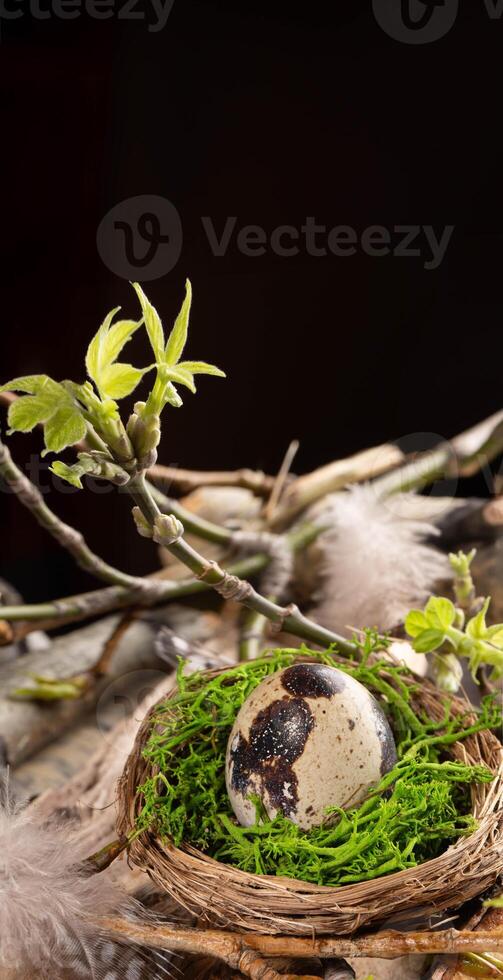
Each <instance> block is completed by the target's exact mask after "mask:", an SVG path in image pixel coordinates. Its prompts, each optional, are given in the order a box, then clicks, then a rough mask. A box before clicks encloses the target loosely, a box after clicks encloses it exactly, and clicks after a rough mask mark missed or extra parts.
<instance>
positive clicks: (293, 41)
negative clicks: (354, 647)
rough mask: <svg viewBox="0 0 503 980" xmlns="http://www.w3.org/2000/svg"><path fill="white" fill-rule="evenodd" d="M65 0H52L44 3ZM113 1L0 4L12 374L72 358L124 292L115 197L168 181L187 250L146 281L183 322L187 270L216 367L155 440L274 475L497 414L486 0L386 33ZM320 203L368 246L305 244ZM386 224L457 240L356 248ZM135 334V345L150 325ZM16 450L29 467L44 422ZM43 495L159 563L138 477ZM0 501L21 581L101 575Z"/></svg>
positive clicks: (189, 461)
mask: <svg viewBox="0 0 503 980" xmlns="http://www.w3.org/2000/svg"><path fill="white" fill-rule="evenodd" d="M31 2H32V3H33V0H31ZM51 2H52V0H40V5H41V8H42V10H48V9H49V6H50V4H51ZM76 2H77V4H78V3H79V2H80V0H76ZM412 2H413V3H416V6H417V8H418V10H416V14H418V13H420V12H421V11H420V10H419V8H421V9H422V10H423V12H424V7H423V4H420V3H419V0H412ZM449 2H450V0H447V3H449ZM390 4H391V6H393V5H395V6H397V5H398V6H399V4H398V0H396V2H395V0H389V3H388V6H389V5H390ZM121 6H122V7H123V6H124V3H123V0H115V7H114V8H113V9H114V13H113V16H112V17H110V18H109V19H104V20H98V19H96V18H95V16H92V15H91V13H89V11H88V12H86V11H85V10H84V9H81V8H79V12H80V16H79V17H77V18H76V19H71V20H70V19H68V20H63V19H61V17H60V16H56V12H55V10H54V7H53V9H52V12H51V13H50V16H49V17H48V18H46V19H40V17H39V16H38V15H34V12H33V11H34V8H33V6H32V8H31V12H30V9H29V0H4V8H3V9H4V11H5V9H6V8H7V10H14V11H16V12H17V11H21V13H22V16H19V17H17V18H16V19H5V18H4V19H3V20H2V24H1V40H0V76H1V83H2V99H1V106H2V109H1V112H2V116H3V124H2V134H3V141H2V143H3V146H2V156H1V159H2V168H3V182H2V191H3V193H2V219H3V220H2V236H1V242H0V248H1V251H2V256H1V270H2V279H3V284H2V304H1V313H2V327H3V330H2V358H1V366H2V369H1V375H2V378H3V379H7V377H12V376H13V375H16V374H19V373H29V372H39V371H45V370H47V371H48V372H49V373H51V374H52V375H54V376H55V377H65V376H66V377H68V376H69V377H75V378H79V377H81V375H82V362H83V352H84V349H85V346H86V344H87V341H88V338H89V336H90V334H91V333H92V332H93V331H94V330H95V329H96V328H97V326H98V324H99V322H100V320H101V318H102V317H103V315H104V313H105V312H106V311H107V310H108V309H110V308H111V307H112V306H115V305H118V304H122V306H123V308H124V310H125V311H126V312H127V313H128V314H130V313H131V314H132V313H134V312H136V305H135V299H134V296H133V293H132V290H131V288H130V286H129V285H128V283H127V281H126V279H125V278H123V277H121V276H120V275H117V274H116V271H111V269H110V268H108V267H107V265H106V264H105V263H104V261H103V260H102V258H101V257H100V254H99V251H98V248H97V243H96V236H97V229H98V226H99V225H100V222H101V221H102V219H103V218H104V216H105V215H106V214H107V213H108V212H109V210H110V209H111V208H112V207H113V206H114V205H117V204H120V202H124V201H126V202H127V201H129V199H131V198H135V197H137V196H144V195H158V196H160V197H162V198H165V199H167V201H169V202H171V205H172V206H174V208H176V211H177V212H178V215H179V218H180V221H181V227H182V229H183V245H182V247H181V254H180V257H179V260H178V262H177V263H176V264H175V265H174V267H173V268H171V269H169V270H168V271H167V272H166V273H165V274H162V275H161V276H160V277H158V278H155V279H152V280H151V281H147V282H145V283H144V288H145V290H146V292H147V294H148V295H149V297H150V298H151V299H152V301H153V302H154V303H155V305H156V306H157V308H158V309H159V311H160V312H161V313H162V315H163V317H164V319H165V322H166V323H169V322H170V320H171V319H172V317H173V315H174V314H175V312H176V310H177V308H178V306H179V304H180V301H181V298H182V295H183V283H184V278H185V276H187V275H188V276H190V278H191V280H192V283H193V287H194V306H193V317H192V331H191V338H190V348H189V355H190V356H195V357H201V358H206V359H207V360H211V361H213V362H214V363H217V364H218V365H220V366H222V367H223V368H225V369H226V370H227V373H228V380H227V381H225V382H222V381H216V380H213V379H202V380H201V382H200V385H199V391H198V394H197V396H196V397H195V398H194V397H193V396H192V395H190V394H189V393H187V396H186V398H185V404H184V407H183V409H181V410H180V411H178V412H176V411H175V410H174V409H167V410H166V419H165V434H164V440H163V445H162V451H161V459H162V461H164V462H166V463H172V464H173V463H177V464H179V465H181V466H193V467H201V468H209V467H215V468H217V467H234V466H239V465H250V466H259V467H263V468H265V469H267V470H274V469H275V468H276V467H277V466H278V465H279V462H280V460H281V457H282V454H283V452H284V450H285V448H286V446H287V444H288V442H289V440H290V439H291V438H293V437H297V438H299V439H300V441H301V449H300V452H299V455H298V458H297V461H296V468H297V470H299V471H301V470H305V469H308V468H310V467H313V466H316V465H319V464H321V463H323V462H325V461H327V460H329V459H332V458H333V457H335V456H338V455H343V454H346V453H349V452H352V451H355V450H357V449H358V448H362V447H363V446H367V445H370V444H373V443H376V442H378V441H382V440H387V439H397V438H400V437H404V436H409V435H410V434H414V433H437V434H438V435H439V436H446V437H447V436H449V435H452V434H453V433H454V432H456V431H459V430H461V429H462V428H464V427H466V426H467V425H469V424H471V423H472V422H474V421H476V420H477V419H478V418H481V417H483V416H484V415H487V414H490V413H491V412H493V411H495V410H496V409H497V408H498V407H499V406H500V405H501V401H502V390H501V353H502V345H501V330H502V314H503V302H502V297H501V285H500V284H501V266H502V259H503V239H502V227H503V226H502V218H503V209H502V173H503V168H502V152H501V141H500V137H499V130H500V128H501V44H502V39H503V11H502V12H501V13H502V16H501V20H500V19H499V17H498V16H497V15H498V14H499V9H498V4H497V3H496V0H494V2H490V0H487V2H486V3H484V0H473V2H471V3H470V4H466V3H465V4H463V5H462V9H461V10H459V12H458V16H457V20H456V22H455V24H453V26H452V27H451V29H450V30H449V31H448V32H447V33H446V34H445V36H444V37H442V38H439V39H437V40H434V41H432V42H431V43H425V44H412V43H406V41H405V40H404V39H403V38H400V39H398V40H397V39H394V38H392V37H391V36H389V34H388V33H387V32H386V31H385V30H384V29H383V28H382V26H381V25H380V24H378V22H377V20H376V17H375V16H374V13H373V11H372V4H371V3H370V0H367V2H359V0H352V2H351V3H349V2H346V3H341V2H339V3H334V4H326V3H323V4H321V3H310V4H308V3H303V4H298V5H296V4H295V3H293V2H289V3H283V2H275V3H273V4H271V3H263V2H259V0H255V2H253V3H250V2H247V0H241V2H240V3H230V2H223V0H222V2H208V0H207V2H196V0H175V2H174V4H173V6H172V9H171V11H170V13H169V17H168V19H167V22H166V24H165V26H164V27H162V29H159V30H152V29H150V30H149V25H148V24H147V20H150V28H152V26H154V27H155V26H156V16H155V14H153V12H152V9H151V7H150V6H149V4H145V5H144V6H143V7H142V6H139V5H138V6H136V7H135V8H134V11H135V12H136V13H138V12H139V13H140V15H143V16H144V19H143V20H140V19H135V20H130V19H128V18H127V17H126V16H125V14H124V11H122V16H121V18H119V17H118V16H117V14H118V11H119V8H121ZM381 6H386V3H385V2H384V3H383V4H382V5H381ZM81 7H82V5H81ZM67 9H70V8H67ZM73 9H77V8H73ZM56 10H57V8H56ZM434 15H435V16H436V15H437V12H436V11H434ZM408 40H410V36H409V38H408ZM122 207H123V208H126V218H127V215H128V214H129V212H128V211H127V208H128V207H130V205H128V204H127V205H122ZM168 207H169V205H168ZM308 216H311V217H313V218H314V219H316V222H317V223H318V224H319V225H322V226H326V228H327V229H330V228H332V227H333V226H340V225H344V226H349V227H350V228H351V229H353V231H352V232H351V234H352V235H354V236H355V237H356V239H357V245H356V246H355V252H354V254H348V255H345V256H341V255H334V254H332V253H331V252H330V251H329V250H327V251H328V254H326V255H314V254H310V252H312V251H313V248H312V246H311V245H309V243H307V244H306V241H305V236H304V237H303V233H302V231H301V228H302V226H303V225H304V224H305V221H306V217H308ZM202 217H207V218H210V219H211V222H212V223H213V225H214V228H215V230H216V233H217V234H218V236H219V237H220V235H221V234H222V231H223V228H224V225H225V222H226V220H227V219H228V218H230V217H235V218H236V229H240V228H242V227H243V226H246V225H254V226H259V227H260V228H261V229H263V232H264V234H265V236H266V237H267V244H266V246H265V249H264V253H263V254H255V255H247V254H243V250H242V249H241V250H240V248H239V247H238V245H237V243H236V240H235V237H234V236H233V237H232V238H231V241H230V244H229V247H228V250H227V251H226V254H225V255H221V256H217V255H215V254H213V253H212V250H211V248H210V245H209V242H208V239H207V235H206V233H205V230H204V228H203V225H202V221H201V219H202ZM281 225H289V226H293V227H294V228H295V229H297V230H298V233H299V236H300V240H299V242H298V247H299V252H298V254H297V255H291V256H285V255H281V254H277V249H275V248H274V247H273V245H271V242H270V236H271V234H272V232H273V231H274V229H277V228H278V226H281ZM374 225H378V226H382V228H384V229H386V233H389V234H390V236H391V240H392V244H393V246H394V247H396V246H397V247H398V252H400V242H401V243H402V244H401V247H402V248H403V244H404V243H403V232H397V231H395V230H394V229H396V228H397V226H418V227H423V228H424V227H425V226H427V227H428V228H430V229H434V232H435V235H436V236H437V238H438V237H440V236H441V234H442V232H443V230H444V229H445V228H446V227H449V228H451V231H450V232H449V234H450V239H449V242H448V245H447V248H446V250H445V254H444V255H443V257H442V259H441V261H439V263H438V264H437V267H436V268H425V264H426V265H428V261H429V260H430V259H431V255H430V252H429V249H428V246H427V243H426V239H425V238H424V233H422V234H421V235H418V237H417V239H416V240H415V241H414V242H413V243H411V244H410V246H409V247H410V248H418V247H419V250H420V254H419V255H415V256H411V255H406V256H404V255H400V254H382V255H375V254H367V253H368V252H369V251H372V246H371V247H370V248H368V247H363V246H362V235H363V236H364V238H365V234H368V232H367V233H366V231H365V230H366V229H369V227H370V226H374ZM452 226H453V230H452ZM168 231H169V229H168ZM174 234H175V238H176V240H177V243H178V245H180V240H179V237H180V236H179V232H177V231H175V232H174ZM380 234H381V235H382V234H383V232H381V233H380ZM177 236H178V238H177ZM283 242H285V239H283ZM116 244H117V243H116ZM175 244H176V243H175ZM287 244H288V245H290V244H291V243H290V242H287ZM317 244H318V247H323V246H326V244H327V236H326V234H325V235H323V234H321V235H320V237H319V239H317ZM116 250H118V252H120V242H119V244H117V249H116ZM430 264H431V262H430ZM126 275H127V273H126ZM138 278H140V279H141V278H142V271H141V269H139V271H138ZM131 354H132V355H134V354H136V355H137V358H138V360H139V361H140V363H141V362H142V357H144V351H143V350H142V349H141V345H140V344H139V342H138V344H137V341H136V339H135V340H134V341H133V343H132V345H131ZM143 363H145V361H143ZM416 438H417V439H418V440H419V442H421V438H422V437H419V436H417V437H416ZM426 438H427V437H425V439H426ZM10 445H11V448H12V450H13V452H14V453H15V455H16V458H17V459H18V460H19V461H21V462H22V463H23V465H25V464H26V462H27V460H28V459H29V456H30V453H34V452H36V450H37V447H38V446H39V445H40V439H39V436H38V435H35V434H33V436H31V437H28V438H26V437H23V436H16V437H13V438H12V439H11V440H10ZM42 482H43V483H44V485H46V484H47V485H48V484H49V480H48V477H47V475H46V474H44V473H42ZM47 499H48V501H49V502H50V503H51V505H52V506H53V507H54V508H56V509H57V510H58V512H59V513H60V514H61V515H62V516H63V517H65V518H66V519H67V520H70V521H71V522H72V523H75V524H77V525H79V526H80V527H81V528H82V530H83V531H84V532H85V533H86V535H87V537H88V539H89V541H90V543H91V544H92V545H94V546H95V547H99V548H100V549H101V551H102V552H103V553H104V554H105V555H106V557H108V558H109V559H110V560H111V561H115V562H117V563H121V564H122V565H123V567H124V568H126V569H128V570H131V571H133V570H136V571H146V570H147V569H148V568H149V567H151V565H152V554H151V551H150V550H149V547H148V545H147V544H146V543H144V542H138V539H137V538H136V537H135V535H134V531H133V530H132V529H131V528H130V526H129V523H128V515H127V510H128V508H127V502H126V501H125V500H124V498H122V499H120V500H119V502H117V500H116V499H115V498H113V497H112V496H110V495H105V496H103V497H97V496H96V495H94V494H92V495H91V494H87V495H86V494H84V493H82V492H81V493H75V494H74V493H70V494H63V493H62V492H61V491H60V490H59V491H58V492H56V491H55V490H54V489H52V490H51V492H50V494H49V495H48V497H47ZM0 522H1V561H0V573H2V574H4V575H7V576H9V577H10V578H11V579H13V580H14V581H15V582H16V583H17V584H18V585H19V586H20V587H21V588H22V590H23V591H24V593H25V595H26V597H27V599H31V600H35V599H41V598H43V597H45V596H49V595H55V594H64V593H68V592H71V591H72V590H73V591H74V590H77V589H79V588H81V587H83V586H89V585H90V582H89V580H88V579H87V577H86V576H85V575H83V574H82V573H80V572H78V571H77V570H75V569H73V567H72V565H71V563H70V562H69V561H67V559H66V557H65V556H61V555H60V554H59V552H58V550H57V548H56V547H55V545H54V544H53V542H52V541H50V540H49V539H48V538H47V537H46V536H45V534H44V533H43V532H41V531H40V530H39V529H37V528H36V527H34V525H33V522H32V520H31V518H29V517H28V516H27V515H26V514H24V513H23V512H22V510H21V509H20V507H19V505H18V504H17V502H15V501H13V500H12V498H11V497H9V496H8V495H6V494H2V498H1V511H0ZM111 530H112V532H113V533H109V532H110V531H111Z"/></svg>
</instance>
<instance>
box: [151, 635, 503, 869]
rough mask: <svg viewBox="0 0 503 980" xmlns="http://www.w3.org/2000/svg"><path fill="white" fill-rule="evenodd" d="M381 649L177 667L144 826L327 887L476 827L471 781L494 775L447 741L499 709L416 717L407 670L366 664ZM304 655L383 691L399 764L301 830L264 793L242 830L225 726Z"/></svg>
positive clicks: (369, 645) (283, 653) (159, 722)
mask: <svg viewBox="0 0 503 980" xmlns="http://www.w3.org/2000/svg"><path fill="white" fill-rule="evenodd" d="M373 646H374V641H373V639H372V637H371V636H369V637H367V639H366V642H365V644H364V648H363V650H362V658H361V660H359V661H356V660H355V661H352V662H351V661H347V662H344V663H341V662H340V661H339V660H337V659H334V656H333V655H331V654H330V653H327V654H316V653H312V652H311V651H308V650H303V651H299V650H276V651H274V652H272V653H271V654H270V655H269V656H267V657H264V658H262V659H260V660H254V661H250V662H248V663H243V664H239V665H238V666H236V667H234V668H232V669H230V670H227V671H225V672H224V673H220V674H217V675H216V676H213V677H212V678H211V679H208V677H207V676H205V675H204V674H192V675H191V676H188V677H186V676H184V674H183V665H180V668H179V671H178V693H177V694H176V696H175V697H174V698H172V699H169V700H167V701H166V702H164V704H163V705H161V706H160V707H159V709H158V711H157V712H156V715H155V717H154V719H153V728H152V733H151V736H150V739H149V741H148V743H147V746H146V749H145V757H146V758H147V760H148V761H149V763H150V764H151V766H152V769H153V771H154V772H156V771H158V772H157V775H153V776H152V777H151V778H149V779H148V780H147V781H146V782H145V783H144V785H143V786H141V787H140V790H139V792H140V793H141V801H142V806H141V811H140V814H139V818H138V829H145V828H150V829H153V830H154V831H155V833H157V834H158V835H159V836H160V837H161V838H163V839H170V840H172V841H173V842H174V843H175V844H176V845H177V846H180V845H182V844H191V845H192V846H194V847H196V848H199V849H200V850H202V851H205V852H206V853H208V854H209V855H210V856H211V857H213V858H215V859H217V860H219V861H222V862H225V863H227V864H232V865H233V866H235V867H237V868H240V869H241V870H243V871H249V872H252V873H254V874H261V875H262V874H267V875H281V876H284V877H288V878H295V879H299V880H302V881H308V882H313V883H315V884H317V885H330V886H336V885H343V884H348V883H352V882H357V881H369V880H371V879H372V878H376V877H378V876H381V875H385V874H389V873H391V872H395V871H400V870H402V869H404V868H410V867H415V866H417V865H418V864H421V863H422V862H423V861H426V860H428V859H430V858H434V857H436V856H438V855H439V854H440V853H441V852H442V851H443V850H445V848H446V847H447V846H448V845H449V844H450V843H452V842H453V841H455V840H456V839H457V838H458V837H460V836H461V835H463V834H469V833H471V832H472V831H473V830H474V828H475V826H476V824H475V821H474V819H473V817H472V815H471V812H470V792H469V787H470V784H471V783H474V782H479V783H482V782H488V781H490V780H491V779H492V778H493V777H492V773H491V772H490V771H489V770H488V769H485V768H484V767H481V766H468V765H464V764H462V763H460V762H455V761H453V760H451V759H449V758H448V757H447V756H446V749H447V748H448V746H449V745H451V744H452V743H453V742H455V741H457V740H459V739H462V738H466V737H467V736H469V735H471V734H476V733H477V732H480V731H483V730H485V729H488V728H495V727H497V726H498V725H499V724H500V722H501V717H500V714H499V712H498V711H497V709H496V708H495V706H494V704H493V702H492V701H490V700H486V701H484V704H483V707H482V710H481V712H480V714H479V715H478V716H477V718H476V720H475V721H474V715H473V711H472V713H471V715H470V717H469V718H462V717H460V716H455V717H450V712H449V704H448V702H446V713H445V718H444V719H442V721H441V722H438V723H433V722H432V721H431V719H429V718H426V717H419V716H418V715H417V714H416V713H415V712H414V710H413V707H412V694H413V691H414V686H413V685H412V684H411V681H410V675H408V671H407V669H406V668H404V667H399V666H392V665H390V664H389V663H388V662H381V663H370V661H369V654H370V653H371V652H373ZM381 647H382V641H381ZM299 653H304V654H306V655H309V657H310V658H313V659H315V660H317V661H318V662H322V663H326V664H328V665H330V666H333V667H337V668H339V669H340V670H344V671H346V672H347V673H348V674H350V675H351V676H352V677H354V678H355V679H356V680H358V681H360V682H361V683H362V684H364V685H365V686H366V687H367V688H368V689H369V690H371V691H372V692H373V693H374V694H375V695H376V696H377V697H378V698H379V700H380V703H381V704H382V706H383V708H384V710H385V711H386V712H387V714H388V717H389V720H390V723H391V725H392V728H393V731H394V734H395V738H396V741H397V749H398V762H397V765H396V766H395V768H394V769H393V770H392V771H391V772H390V773H388V774H387V775H386V776H385V777H384V778H383V779H382V780H381V782H380V783H379V785H378V786H377V787H376V788H375V789H374V791H373V792H372V793H371V794H370V795H369V797H368V798H367V799H366V800H365V802H364V803H363V804H361V805H360V806H359V807H357V808H354V809H352V810H346V811H343V810H340V811H335V813H334V812H332V813H331V814H328V815H327V816H329V817H330V820H329V821H328V822H327V824H325V825H323V826H322V827H318V828H314V829H312V830H310V831H303V830H301V829H300V828H299V827H298V826H296V824H294V823H292V822H291V821H289V820H287V819H286V818H285V817H283V816H282V815H279V816H277V817H276V818H275V819H274V820H270V819H269V818H268V817H267V815H266V814H265V812H264V811H263V809H262V808H261V806H260V803H259V801H256V805H257V820H256V824H255V825H254V826H253V827H241V826H239V825H238V824H237V823H236V820H235V817H234V814H233V811H232V808H231V806H230V802H229V799H228V796H227V792H226V787H225V754H226V747H227V740H228V737H229V733H230V731H231V728H232V725H233V723H234V720H235V718H236V715H237V713H238V711H239V709H240V707H241V705H242V704H243V702H244V701H245V700H246V698H247V697H248V695H249V694H250V693H251V692H252V691H253V690H254V688H255V687H257V685H258V684H260V683H261V681H263V680H264V678H265V677H267V676H268V675H270V674H272V673H274V672H275V671H277V670H281V669H283V668H284V667H288V666H289V665H290V664H292V663H293V662H294V660H295V659H296V658H297V657H298V656H299ZM405 675H407V681H406V680H405ZM334 817H335V820H334Z"/></svg>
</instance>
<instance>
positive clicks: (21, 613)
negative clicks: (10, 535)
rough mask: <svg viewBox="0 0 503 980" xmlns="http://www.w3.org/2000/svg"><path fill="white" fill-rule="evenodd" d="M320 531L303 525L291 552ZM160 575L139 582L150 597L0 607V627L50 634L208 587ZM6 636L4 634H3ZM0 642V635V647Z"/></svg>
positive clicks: (90, 596)
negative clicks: (7, 625) (148, 585)
mask: <svg viewBox="0 0 503 980" xmlns="http://www.w3.org/2000/svg"><path fill="white" fill-rule="evenodd" d="M322 530H323V529H322V528H321V527H318V526H316V525H314V524H304V525H302V526H300V527H298V528H297V529H296V530H295V531H292V532H291V534H289V535H288V536H287V541H288V543H289V545H290V547H291V548H292V550H293V551H294V552H295V551H300V550H302V549H303V548H306V547H307V546H308V545H309V544H310V543H311V542H312V541H314V540H315V539H316V538H317V537H318V536H319V534H321V533H322ZM270 561H271V555H270V554H267V553H259V554H256V555H251V556H250V557H246V558H242V559H241V560H240V561H236V562H233V563H232V564H230V565H229V566H228V568H227V572H228V574H230V575H238V576H240V577H247V578H248V577H250V578H251V577H254V576H255V575H258V574H259V573H260V572H261V571H263V570H264V569H265V568H266V567H267V566H268V564H269V563H270ZM161 574H162V573H159V572H154V573H153V575H152V576H147V577H146V578H145V579H141V580H140V581H142V582H144V583H145V584H146V583H147V582H153V584H155V586H156V592H155V595H153V596H152V597H151V596H150V595H149V594H148V592H147V590H143V591H142V595H141V596H139V595H138V593H137V590H136V589H125V588H123V587H122V586H109V587H108V588H106V589H95V590H93V591H91V592H83V593H81V594H79V595H75V596H68V597H66V598H64V599H56V600H54V601H52V602H43V603H32V604H27V605H18V606H2V607H0V617H1V618H0V624H1V622H2V620H3V621H5V622H7V621H8V622H20V624H21V625H20V626H19V627H18V630H17V632H16V637H17V638H18V639H22V638H23V637H24V636H26V635H27V634H28V633H30V632H32V631H33V630H38V629H44V630H51V629H55V628H56V627H58V626H61V624H62V623H68V622H77V621H81V620H83V619H89V618H90V617H92V616H97V615H101V614H102V613H105V612H110V611H112V610H115V609H121V608H123V607H124V606H128V605H131V604H138V605H142V606H155V605H162V604H163V603H166V602H171V601H172V600H177V599H183V598H185V597H187V596H192V595H198V594H199V593H201V592H207V591H209V590H210V588H211V586H210V585H209V584H208V583H206V582H202V581H199V580H198V579H193V578H188V579H183V580H182V581H179V582H173V581H165V580H162V579H161V578H160V575H161ZM6 635H7V634H6ZM1 642H2V638H1V631H0V645H1Z"/></svg>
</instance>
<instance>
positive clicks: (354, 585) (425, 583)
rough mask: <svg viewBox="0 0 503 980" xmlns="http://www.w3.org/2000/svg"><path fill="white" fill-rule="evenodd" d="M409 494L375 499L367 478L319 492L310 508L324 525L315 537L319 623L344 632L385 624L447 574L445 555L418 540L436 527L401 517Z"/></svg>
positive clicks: (401, 615) (425, 595)
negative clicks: (321, 498)
mask: <svg viewBox="0 0 503 980" xmlns="http://www.w3.org/2000/svg"><path fill="white" fill-rule="evenodd" d="M410 497H412V495H403V496H402V498H401V499H399V498H398V497H393V498H390V499H388V500H382V499H380V498H379V497H378V496H377V494H376V492H375V490H374V488H373V487H372V485H371V484H368V485H366V486H357V487H352V488H351V489H350V490H348V491H347V492H344V493H338V494H332V495H331V496H330V497H329V498H326V507H324V508H323V510H321V511H318V514H317V520H318V521H319V523H321V524H324V525H326V526H328V530H327V531H326V532H325V533H324V534H323V535H322V537H321V538H320V548H321V552H322V589H321V596H320V601H319V603H318V605H317V607H316V611H315V616H316V618H317V620H318V621H319V622H320V623H321V624H322V625H323V626H327V627H328V628H330V629H333V630H336V631H337V632H339V633H344V634H346V635H348V634H350V633H351V627H354V628H358V629H362V628H364V627H372V628H377V629H379V630H389V629H392V628H393V627H395V626H398V624H399V623H402V622H403V620H404V618H405V616H406V615H407V613H408V611H409V609H411V608H412V607H414V606H418V605H421V604H422V603H424V601H425V600H426V599H427V598H428V596H429V595H430V594H431V592H432V591H433V588H434V586H435V583H436V582H438V581H439V580H440V579H448V578H450V577H451V571H450V567H449V562H448V559H447V557H446V556H445V555H443V554H442V553H441V552H440V551H438V550H437V549H436V548H434V547H432V545H431V544H429V543H427V541H426V539H427V538H429V537H432V536H434V535H437V534H438V533H439V532H438V531H437V529H436V528H435V527H434V526H433V525H431V524H428V523H426V522H423V521H417V520H407V519H406V518H404V517H403V514H404V513H406V512H407V510H408V508H407V507H406V506H404V504H407V498H410ZM404 498H405V499H404Z"/></svg>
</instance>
